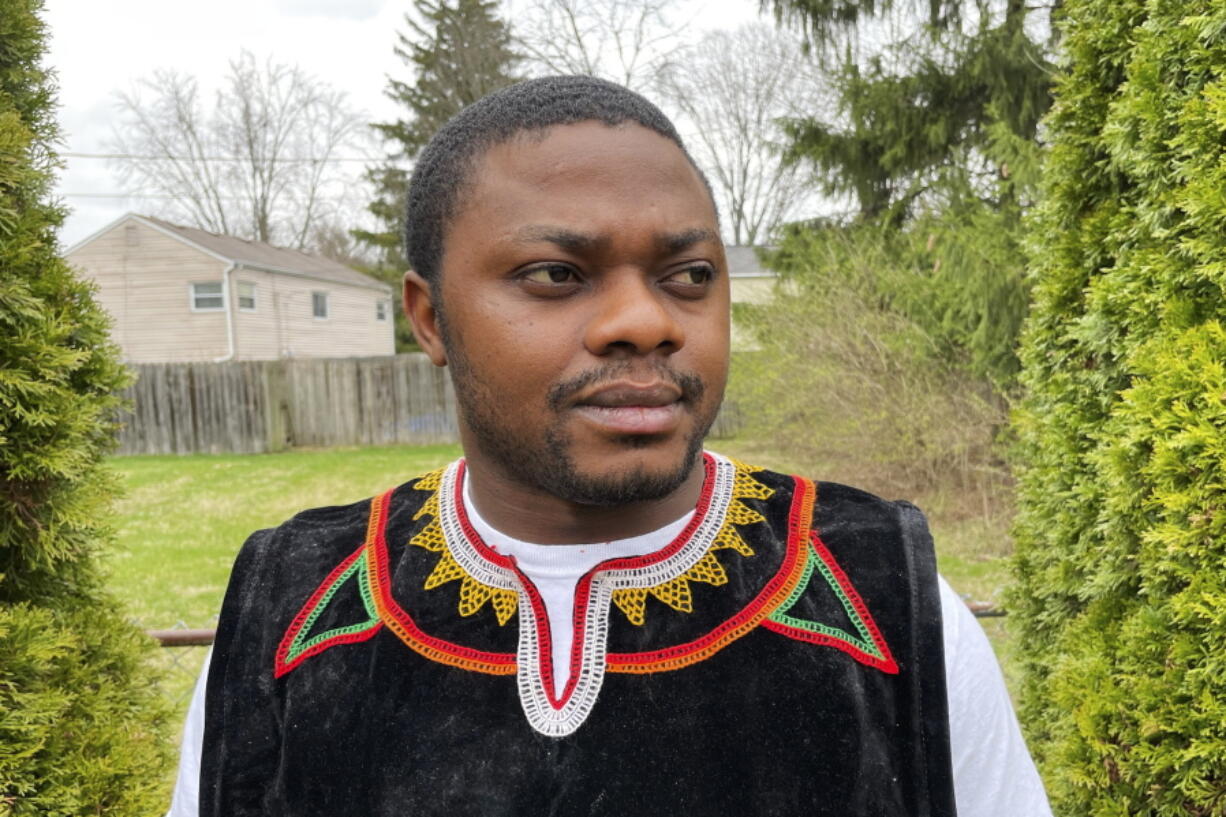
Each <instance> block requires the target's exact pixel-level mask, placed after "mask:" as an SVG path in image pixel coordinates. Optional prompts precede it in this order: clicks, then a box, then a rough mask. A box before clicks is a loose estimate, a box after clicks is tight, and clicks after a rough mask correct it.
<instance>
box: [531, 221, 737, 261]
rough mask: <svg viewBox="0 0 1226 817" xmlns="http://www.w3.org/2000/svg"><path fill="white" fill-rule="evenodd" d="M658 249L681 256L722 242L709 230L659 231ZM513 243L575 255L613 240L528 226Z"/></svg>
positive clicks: (554, 227) (600, 235) (561, 228)
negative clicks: (540, 245)
mask: <svg viewBox="0 0 1226 817" xmlns="http://www.w3.org/2000/svg"><path fill="white" fill-rule="evenodd" d="M651 238H652V241H653V242H654V244H655V246H656V249H657V250H659V251H660V252H661V253H664V254H670V255H671V254H675V253H679V252H682V251H684V250H686V249H689V248H690V247H693V246H694V245H695V244H701V243H703V242H717V243H718V242H719V240H720V238H719V233H718V232H716V231H715V230H712V229H711V228H709V227H689V228H682V229H677V230H657V231H655V232H654V233H653V234H652V236H651ZM511 239H512V240H514V241H518V242H521V243H525V244H535V243H548V244H555V245H557V246H559V247H562V248H563V249H566V250H569V251H571V252H575V253H582V252H589V251H593V250H601V249H604V248H605V247H606V246H607V245H608V244H610V243H611V242H612V240H613V236H612V235H610V234H609V233H602V232H595V231H591V230H583V229H575V228H573V227H568V226H561V225H556V224H525V225H523V226H521V227H519V228H518V229H516V230H515V231H514V232H513V233H512V235H511Z"/></svg>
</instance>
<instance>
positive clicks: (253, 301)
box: [234, 281, 260, 312]
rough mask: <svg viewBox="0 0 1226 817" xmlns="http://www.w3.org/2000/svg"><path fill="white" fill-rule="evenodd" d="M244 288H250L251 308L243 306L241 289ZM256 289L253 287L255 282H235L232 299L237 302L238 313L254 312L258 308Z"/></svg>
mask: <svg viewBox="0 0 1226 817" xmlns="http://www.w3.org/2000/svg"><path fill="white" fill-rule="evenodd" d="M244 287H250V288H251V306H243V297H244V296H243V288H244ZM256 289H257V288H256V285H255V281H237V282H235V287H234V290H235V292H234V297H235V299H236V300H237V301H238V311H239V312H255V311H256V309H257V308H258V307H259V303H260V302H259V300H258V298H257V296H256Z"/></svg>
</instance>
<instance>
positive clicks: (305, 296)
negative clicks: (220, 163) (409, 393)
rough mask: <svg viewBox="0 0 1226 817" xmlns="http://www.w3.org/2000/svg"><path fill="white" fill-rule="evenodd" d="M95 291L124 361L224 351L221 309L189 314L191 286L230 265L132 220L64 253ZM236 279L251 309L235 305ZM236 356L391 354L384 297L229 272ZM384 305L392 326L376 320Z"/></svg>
mask: <svg viewBox="0 0 1226 817" xmlns="http://www.w3.org/2000/svg"><path fill="white" fill-rule="evenodd" d="M67 260H68V262H69V263H70V264H72V265H73V266H75V267H77V268H78V269H80V270H81V271H82V273H83V274H84V275H85V276H86V277H88V278H90V279H92V280H93V281H95V282H96V283H97V285H98V302H99V303H100V305H101V306H102V307H103V308H104V309H106V311H107V312H108V313H109V314H110V315H111V317H112V320H113V325H112V336H113V337H114V339H115V341H116V342H117V343H118V344H119V346H120V347H121V349H122V351H123V357H124V359H125V360H126V361H128V362H130V363H162V362H197V361H210V360H216V359H218V358H220V357H223V356H225V355H226V354H227V353H228V351H229V345H228V340H227V331H226V312H225V311H224V310H217V311H211V312H197V311H194V310H193V309H192V308H191V300H190V295H191V284H192V283H202V282H209V281H217V282H220V281H221V280H222V278H223V276H224V273H225V270H226V268H227V267H228V266H229V264H228V262H226V261H222V260H219V259H217V258H216V257H214V256H212V255H210V254H208V253H205V252H202V251H200V250H197V249H195V248H194V247H192V246H191V245H189V244H186V243H184V242H183V241H181V240H179V239H177V238H175V237H173V236H170V235H167V234H165V233H163V232H162V231H161V230H158V229H154V228H152V227H149V226H147V225H145V224H142V223H140V222H139V221H136V220H128V221H126V222H121V223H118V224H116V225H115V226H114V227H112V228H111V229H110V230H107V231H106V232H104V233H102V234H101V235H98V236H97V237H95V238H94V239H92V240H90V241H89V242H88V243H86V244H83V245H81V246H79V247H77V248H75V249H74V250H73V252H71V253H69V254H68V255H67ZM239 282H246V283H251V284H254V285H255V290H256V308H255V311H253V312H246V311H243V310H240V309H239V308H238V303H239V286H238V284H239ZM230 284H231V286H230V291H229V298H230V308H231V310H232V313H231V314H232V316H233V322H234V340H235V349H234V351H235V359H238V360H272V359H276V358H279V357H333V358H334V357H364V356H376V355H390V354H394V352H395V340H394V335H393V329H392V320H391V311H390V309H391V308H392V307H393V306H394V305H393V304H392V295H391V293H390V291H379V290H376V289H372V288H367V287H361V286H354V285H351V284H343V283H334V282H331V281H323V280H318V279H315V278H308V277H305V276H298V275H289V274H285V273H277V272H269V271H265V270H258V269H247V268H244V267H241V266H240V267H237V268H236V269H234V270H233V272H231V274H230ZM315 291H321V292H327V293H328V307H329V309H328V312H329V315H328V318H327V319H324V320H319V319H316V318H314V317H312V310H311V293H312V292H315ZM380 300H383V301H386V302H388V303H389V311H388V319H387V320H386V321H378V320H376V318H375V314H376V312H375V310H376V303H377V302H378V301H380Z"/></svg>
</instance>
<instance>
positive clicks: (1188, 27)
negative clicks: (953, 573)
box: [1009, 0, 1226, 817]
mask: <svg viewBox="0 0 1226 817" xmlns="http://www.w3.org/2000/svg"><path fill="white" fill-rule="evenodd" d="M1065 8H1066V13H1067V19H1068V23H1067V27H1066V29H1065V41H1064V43H1065V45H1064V47H1065V50H1066V52H1067V67H1066V69H1065V71H1064V72H1063V74H1062V77H1061V78H1060V80H1059V82H1058V85H1057V89H1056V104H1055V107H1054V109H1053V113H1052V116H1051V117H1050V119H1049V121H1048V125H1047V127H1048V128H1049V132H1050V138H1051V150H1050V157H1049V159H1048V162H1047V166H1046V169H1045V171H1044V194H1045V195H1044V201H1043V203H1042V204H1041V206H1040V207H1039V213H1038V219H1037V223H1036V224H1035V229H1034V236H1035V240H1036V243H1037V244H1038V247H1037V252H1036V259H1035V265H1034V269H1033V272H1032V275H1033V281H1034V294H1035V299H1034V300H1035V302H1034V306H1033V309H1032V311H1031V315H1030V317H1029V319H1028V321H1027V326H1026V330H1025V335H1024V343H1023V347H1022V357H1023V360H1024V363H1025V369H1024V372H1023V378H1022V382H1023V384H1024V386H1025V387H1026V399H1025V402H1024V404H1023V406H1022V410H1021V411H1020V412H1019V413H1018V415H1017V427H1018V432H1019V436H1020V440H1021V445H1020V454H1021V467H1020V468H1019V469H1018V473H1019V477H1020V497H1019V500H1020V503H1019V504H1020V508H1019V509H1020V514H1019V520H1018V525H1017V530H1016V538H1017V558H1016V564H1015V570H1016V575H1017V581H1018V588H1017V591H1016V592H1015V594H1014V596H1013V598H1012V599H1011V601H1010V603H1009V606H1010V624H1011V626H1014V627H1017V628H1018V632H1019V636H1020V639H1019V641H1018V645H1019V652H1020V653H1021V657H1022V659H1023V662H1024V666H1025V670H1026V672H1025V685H1024V688H1023V698H1022V704H1023V706H1022V715H1023V721H1024V723H1025V724H1026V725H1027V727H1028V729H1029V733H1030V736H1031V745H1032V748H1033V749H1034V750H1036V752H1037V754H1038V758H1039V760H1040V763H1041V767H1042V769H1043V771H1044V772H1045V777H1046V780H1047V784H1048V790H1049V793H1050V794H1051V795H1052V798H1053V801H1054V802H1053V806H1054V809H1055V812H1056V813H1057V814H1065V815H1070V817H1080V815H1125V814H1128V815H1161V816H1163V817H1165V816H1166V815H1169V816H1170V817H1175V815H1180V817H1186V815H1220V814H1223V812H1224V809H1226V794H1224V793H1226V571H1224V570H1223V565H1224V564H1226V512H1224V511H1223V508H1226V366H1224V364H1223V361H1226V294H1224V293H1226V287H1224V283H1226V198H1224V197H1223V194H1222V191H1223V190H1226V142H1224V141H1223V139H1222V134H1223V133H1224V132H1226V37H1224V36H1223V32H1226V8H1224V7H1223V6H1222V5H1221V4H1220V3H1201V2H1191V1H1190V0H1162V2H1155V1H1154V0H1070V2H1068V3H1067V5H1066V7H1065Z"/></svg>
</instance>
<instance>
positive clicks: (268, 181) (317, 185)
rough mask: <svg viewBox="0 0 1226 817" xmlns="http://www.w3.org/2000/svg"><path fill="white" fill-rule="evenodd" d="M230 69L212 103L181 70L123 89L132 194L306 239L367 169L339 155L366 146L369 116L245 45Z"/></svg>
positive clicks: (264, 237)
mask: <svg viewBox="0 0 1226 817" xmlns="http://www.w3.org/2000/svg"><path fill="white" fill-rule="evenodd" d="M229 68H230V70H229V73H228V74H227V75H226V78H225V80H224V83H223V87H222V89H221V90H219V91H218V92H217V94H216V97H215V100H214V104H213V106H212V108H211V109H209V110H206V109H205V107H204V105H203V104H202V103H201V101H200V93H199V89H198V85H197V81H196V79H195V78H194V77H191V76H188V75H185V74H182V73H179V72H176V71H173V70H162V71H157V72H155V73H154V74H153V75H152V76H150V77H147V78H145V79H143V80H141V81H139V82H138V84H137V86H136V87H135V88H134V89H133V90H132V91H130V92H126V93H120V94H118V99H119V102H118V108H119V112H120V115H121V120H120V124H119V125H118V126H117V127H116V131H115V136H114V139H113V148H114V150H115V152H116V153H117V154H119V158H116V159H115V160H113V161H114V163H115V165H116V166H117V168H118V171H119V174H120V176H121V178H122V179H123V180H124V182H125V184H126V185H127V186H128V187H129V189H130V190H131V191H132V193H133V195H134V196H137V197H139V196H141V195H146V196H151V197H153V198H156V199H160V200H164V201H165V202H167V204H166V206H164V207H163V208H161V209H162V211H163V214H164V215H166V216H167V217H169V218H178V219H179V220H186V221H187V222H189V223H191V224H193V225H195V226H197V227H200V228H202V229H206V230H210V231H213V232H219V233H226V234H229V235H237V236H240V237H243V238H252V239H255V240H258V241H268V242H272V243H276V244H281V245H283V246H291V247H295V248H298V249H302V248H304V247H307V246H308V245H309V244H310V242H311V241H312V237H313V236H314V235H315V232H314V228H315V226H316V225H317V223H319V222H320V221H321V219H330V218H334V217H336V215H337V214H336V211H337V209H338V208H339V207H340V206H341V205H340V203H339V199H340V198H341V197H342V195H343V193H344V191H345V188H346V186H347V183H349V184H351V183H352V178H353V177H355V176H356V175H357V172H360V168H361V165H360V164H357V163H355V164H353V165H352V167H345V166H343V165H342V164H341V163H340V162H339V161H338V159H341V158H342V157H344V155H345V153H346V152H348V153H351V154H359V153H364V152H365V151H366V149H367V146H368V140H369V138H370V137H369V135H368V129H367V128H366V120H365V117H364V116H362V115H361V114H359V113H358V112H356V111H355V110H353V109H352V108H351V107H350V106H349V103H348V101H347V98H346V95H345V93H344V92H342V91H338V90H335V89H333V88H332V87H331V86H329V85H328V84H327V83H325V82H323V81H321V80H319V79H316V78H315V77H313V76H311V75H310V74H308V73H306V72H305V71H304V70H303V69H301V68H299V67H297V66H293V65H286V64H283V63H278V62H275V61H274V60H272V59H268V60H267V61H265V62H264V63H263V64H261V63H258V62H257V61H256V59H255V57H254V56H253V55H252V54H251V53H249V52H246V51H244V52H242V53H241V54H240V55H239V56H238V58H237V59H234V60H231V61H230V66H229ZM345 158H348V157H345ZM359 205H360V201H359Z"/></svg>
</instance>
